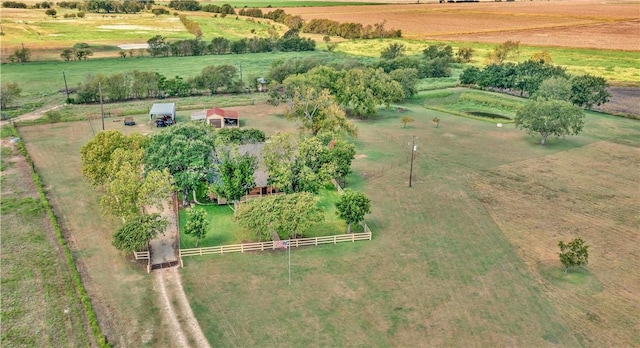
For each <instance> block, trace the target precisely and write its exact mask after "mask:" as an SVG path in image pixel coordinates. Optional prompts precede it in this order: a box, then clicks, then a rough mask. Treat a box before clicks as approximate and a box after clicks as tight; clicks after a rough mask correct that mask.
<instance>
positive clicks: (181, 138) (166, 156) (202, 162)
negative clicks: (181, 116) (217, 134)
mask: <svg viewBox="0 0 640 348" xmlns="http://www.w3.org/2000/svg"><path fill="white" fill-rule="evenodd" d="M213 145H214V136H213V133H212V130H211V128H210V127H208V126H207V125H206V124H203V123H194V122H186V123H178V124H177V125H175V126H172V127H169V128H168V129H166V130H164V131H161V132H160V133H157V134H154V135H153V136H151V139H150V141H149V145H148V147H147V148H146V152H145V157H144V163H145V169H148V170H154V169H155V170H163V169H165V168H166V169H168V170H169V173H171V175H172V176H173V178H174V180H175V183H176V185H177V186H178V188H179V189H180V190H181V192H182V203H183V205H186V204H187V198H188V195H189V193H190V192H192V191H193V190H195V189H196V188H198V186H199V185H200V184H201V183H202V182H204V181H206V179H207V177H208V175H209V174H211V170H212V155H211V154H212V151H213V149H214V146H213Z"/></svg>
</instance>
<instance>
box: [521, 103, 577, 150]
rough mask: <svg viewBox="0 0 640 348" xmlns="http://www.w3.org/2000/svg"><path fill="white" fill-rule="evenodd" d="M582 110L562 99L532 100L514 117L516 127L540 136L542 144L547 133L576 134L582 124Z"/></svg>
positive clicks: (558, 134) (557, 134)
mask: <svg viewBox="0 0 640 348" xmlns="http://www.w3.org/2000/svg"><path fill="white" fill-rule="evenodd" d="M584 117H585V115H584V112H583V111H582V110H581V109H580V108H578V107H576V106H573V105H571V103H569V102H566V101H562V100H534V101H530V102H528V103H527V104H525V105H524V106H523V107H522V108H521V109H520V110H518V112H517V113H516V117H515V118H514V121H515V124H516V127H517V128H520V129H525V130H526V131H527V133H529V134H531V135H533V134H537V133H539V134H540V135H541V136H542V139H541V140H540V145H544V144H545V142H546V140H547V137H548V136H549V135H555V136H558V137H559V136H564V135H578V134H579V133H580V132H581V131H582V127H583V126H584Z"/></svg>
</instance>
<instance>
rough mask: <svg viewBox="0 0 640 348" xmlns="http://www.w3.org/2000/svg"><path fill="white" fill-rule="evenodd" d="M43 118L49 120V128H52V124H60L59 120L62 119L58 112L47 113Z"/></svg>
mask: <svg viewBox="0 0 640 348" xmlns="http://www.w3.org/2000/svg"><path fill="white" fill-rule="evenodd" d="M45 116H46V117H47V120H49V122H50V123H51V127H53V124H54V123H56V122H60V120H61V119H62V114H61V113H60V112H59V111H53V110H52V111H47V112H46V113H45Z"/></svg>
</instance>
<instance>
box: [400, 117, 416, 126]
mask: <svg viewBox="0 0 640 348" xmlns="http://www.w3.org/2000/svg"><path fill="white" fill-rule="evenodd" d="M413 121H415V120H414V119H413V118H411V117H409V116H407V115H405V116H402V118H401V119H400V122H402V128H406V127H407V123H409V122H413Z"/></svg>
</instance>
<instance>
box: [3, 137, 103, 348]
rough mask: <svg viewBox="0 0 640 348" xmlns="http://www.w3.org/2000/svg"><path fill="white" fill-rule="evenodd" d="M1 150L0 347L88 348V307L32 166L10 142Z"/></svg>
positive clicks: (4, 142)
mask: <svg viewBox="0 0 640 348" xmlns="http://www.w3.org/2000/svg"><path fill="white" fill-rule="evenodd" d="M0 149H1V150H2V153H1V157H0V160H1V161H2V166H1V167H2V168H1V170H2V173H1V174H0V187H1V194H2V201H1V203H0V211H1V214H2V219H0V227H1V229H2V243H1V248H0V249H1V252H0V255H1V256H0V262H1V263H2V272H1V273H2V276H1V279H2V281H1V287H2V292H1V294H0V309H1V311H2V334H1V336H0V345H2V346H3V347H36V346H37V347H45V346H49V347H63V346H64V347H87V346H89V345H90V344H91V343H90V339H89V334H88V332H87V331H86V330H87V329H86V326H85V322H84V319H83V318H84V317H85V314H84V306H83V304H82V302H81V300H80V297H79V295H78V294H77V293H76V288H75V286H74V283H73V280H72V276H71V273H70V271H69V269H68V268H67V264H66V262H65V261H64V254H62V252H61V251H60V250H59V245H58V243H57V240H56V238H55V233H54V232H53V230H52V227H51V224H50V221H49V219H48V218H47V215H46V214H45V212H44V209H43V206H42V202H41V201H40V198H39V196H38V192H37V190H36V187H35V185H34V184H33V182H32V181H31V180H30V179H31V172H30V168H29V165H28V164H27V163H26V161H25V160H24V158H23V157H22V156H20V155H19V153H18V150H17V149H16V148H15V144H11V143H9V142H8V140H7V139H6V138H5V139H3V140H2V145H1V147H0Z"/></svg>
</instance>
